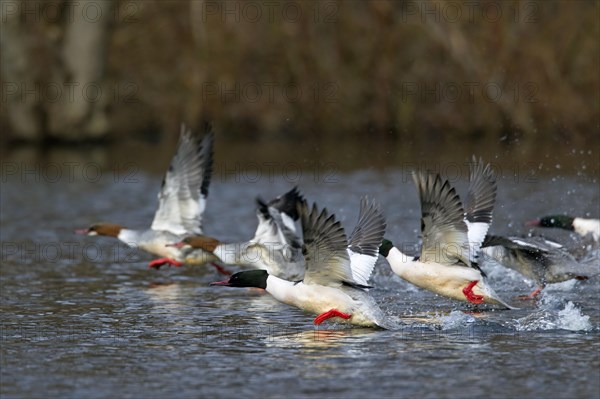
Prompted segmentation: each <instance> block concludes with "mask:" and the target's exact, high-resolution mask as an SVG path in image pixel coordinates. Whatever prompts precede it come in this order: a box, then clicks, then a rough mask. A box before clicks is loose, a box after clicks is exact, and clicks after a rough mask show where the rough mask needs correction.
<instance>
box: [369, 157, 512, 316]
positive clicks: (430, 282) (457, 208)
mask: <svg viewBox="0 0 600 399" xmlns="http://www.w3.org/2000/svg"><path fill="white" fill-rule="evenodd" d="M480 163H481V162H479V163H477V164H475V165H474V166H472V169H471V184H470V187H469V195H468V203H467V207H466V209H467V211H466V212H465V211H464V210H463V207H462V204H461V202H460V198H459V196H458V194H456V191H455V189H454V188H453V187H452V186H451V185H450V182H448V181H447V180H442V178H441V177H440V176H439V175H438V174H432V173H425V174H423V173H419V172H415V173H414V174H413V179H414V181H415V184H416V186H417V190H418V192H419V198H420V201H421V232H422V235H423V245H422V248H421V254H420V256H418V257H414V258H413V257H411V256H408V255H405V254H403V253H402V252H401V251H400V250H399V249H398V248H396V247H394V245H393V244H392V242H391V241H389V240H383V243H382V245H381V247H380V249H379V253H380V254H382V255H383V256H384V257H385V258H386V259H387V261H388V263H389V264H390V267H391V268H392V271H393V272H394V273H396V274H397V275H398V276H400V277H401V278H402V279H404V280H406V281H408V282H410V283H412V284H414V285H416V286H418V287H420V288H424V289H426V290H429V291H432V292H434V293H437V294H440V295H443V296H446V297H448V298H452V299H456V300H459V301H466V302H470V303H473V304H476V305H479V304H484V303H487V304H494V305H501V306H504V307H506V308H509V309H513V307H512V306H510V305H508V304H507V303H506V302H505V301H503V300H502V299H500V297H499V296H498V295H497V294H496V293H495V292H494V290H493V289H492V288H491V287H490V286H489V284H488V283H487V281H486V279H485V277H486V275H485V273H484V272H483V271H482V270H481V269H480V268H479V266H478V265H477V263H476V252H477V251H478V250H479V248H480V246H481V243H482V242H483V239H484V237H485V235H486V233H487V230H488V227H489V224H490V223H491V214H492V210H493V206H494V200H495V181H494V180H493V179H492V178H491V176H492V175H491V171H490V170H489V168H488V167H479V166H478V164H480ZM486 182H487V183H486Z"/></svg>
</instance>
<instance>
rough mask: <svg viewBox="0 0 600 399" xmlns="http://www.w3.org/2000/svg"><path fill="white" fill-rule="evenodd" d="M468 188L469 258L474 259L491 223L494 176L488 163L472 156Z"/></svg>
mask: <svg viewBox="0 0 600 399" xmlns="http://www.w3.org/2000/svg"><path fill="white" fill-rule="evenodd" d="M469 169H470V174H469V190H468V193H467V201H466V203H465V223H466V224H467V229H468V237H469V245H470V250H471V260H473V259H475V257H476V255H477V252H478V251H479V248H481V243H482V242H483V240H484V239H485V236H486V234H487V232H488V230H489V228H490V225H491V224H492V213H493V211H494V203H495V201H496V177H495V175H494V173H493V170H492V167H491V165H490V164H486V163H484V162H483V160H482V159H481V158H479V160H477V159H476V158H475V156H473V160H472V162H471V163H470V164H469Z"/></svg>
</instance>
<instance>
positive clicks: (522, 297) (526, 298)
mask: <svg viewBox="0 0 600 399" xmlns="http://www.w3.org/2000/svg"><path fill="white" fill-rule="evenodd" d="M543 289H544V286H543V285H540V286H539V287H537V288H536V289H535V290H534V291H533V292H532V293H531V294H529V295H520V296H518V297H517V298H518V299H520V300H522V301H529V300H532V299H537V296H538V295H539V293H540V292H542V290H543Z"/></svg>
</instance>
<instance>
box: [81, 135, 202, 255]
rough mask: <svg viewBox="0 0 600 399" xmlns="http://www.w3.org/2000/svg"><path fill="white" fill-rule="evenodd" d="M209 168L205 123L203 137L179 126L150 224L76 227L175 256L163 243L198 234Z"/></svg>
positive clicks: (93, 233)
mask: <svg viewBox="0 0 600 399" xmlns="http://www.w3.org/2000/svg"><path fill="white" fill-rule="evenodd" d="M212 169H213V133H212V131H211V129H210V126H208V125H207V126H206V135H205V136H204V139H202V140H200V138H199V137H197V136H194V135H192V133H191V131H190V130H189V129H187V128H186V127H185V126H184V125H182V126H181V132H180V136H179V144H178V147H177V152H176V153H175V155H174V156H173V158H172V159H171V163H170V165H169V169H168V170H167V173H166V174H165V176H164V179H163V182H162V187H161V190H160V192H159V193H158V201H159V204H158V209H157V211H156V213H155V215H154V220H153V221H152V226H151V227H150V228H149V229H146V230H133V229H128V228H125V227H123V226H121V225H118V224H114V223H96V224H93V225H91V226H90V227H89V228H87V229H81V230H76V232H77V233H79V234H86V235H89V236H95V235H100V236H110V237H116V238H118V239H119V240H121V241H123V242H124V243H125V244H127V245H129V246H130V247H136V248H141V249H143V250H145V251H147V252H150V253H151V254H154V255H158V256H162V257H168V258H175V257H177V256H178V255H179V252H180V250H179V249H178V248H175V247H167V246H166V244H168V243H172V242H175V241H179V240H181V239H182V238H184V237H186V236H189V235H196V234H202V213H203V212H204V209H205V207H206V197H207V196H208V186H209V184H210V178H211V174H212Z"/></svg>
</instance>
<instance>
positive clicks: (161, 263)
mask: <svg viewBox="0 0 600 399" xmlns="http://www.w3.org/2000/svg"><path fill="white" fill-rule="evenodd" d="M164 265H169V266H177V267H179V266H183V263H182V262H178V261H176V260H173V259H169V258H158V259H154V260H153V261H151V262H150V263H148V268H153V269H156V270H158V269H160V267H161V266H164Z"/></svg>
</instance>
